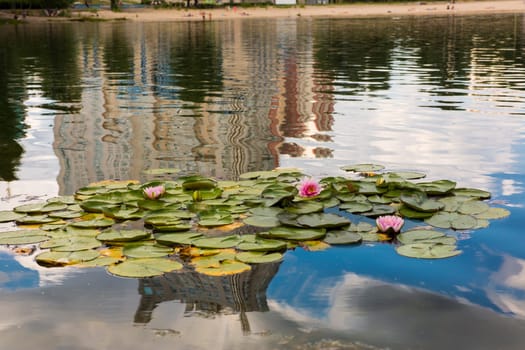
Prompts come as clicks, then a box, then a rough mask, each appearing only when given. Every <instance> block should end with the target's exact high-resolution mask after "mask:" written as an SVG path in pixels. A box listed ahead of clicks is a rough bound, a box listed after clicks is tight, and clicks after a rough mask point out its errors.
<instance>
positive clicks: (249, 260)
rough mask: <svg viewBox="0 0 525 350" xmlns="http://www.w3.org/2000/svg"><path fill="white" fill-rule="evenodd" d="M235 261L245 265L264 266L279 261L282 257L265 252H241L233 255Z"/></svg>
mask: <svg viewBox="0 0 525 350" xmlns="http://www.w3.org/2000/svg"><path fill="white" fill-rule="evenodd" d="M235 259H236V260H239V261H240V262H243V263H246V264H264V263H271V262H276V261H281V260H282V259H283V255H282V254H281V253H270V254H267V253H265V252H256V251H251V252H242V253H238V254H237V255H235Z"/></svg>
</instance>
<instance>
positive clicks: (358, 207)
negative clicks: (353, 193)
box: [339, 201, 373, 214]
mask: <svg viewBox="0 0 525 350" xmlns="http://www.w3.org/2000/svg"><path fill="white" fill-rule="evenodd" d="M372 208H373V205H372V203H369V202H362V201H355V202H344V203H341V204H340V205H339V209H341V210H346V211H347V212H349V213H357V214H358V213H364V212H367V211H370V210H372Z"/></svg>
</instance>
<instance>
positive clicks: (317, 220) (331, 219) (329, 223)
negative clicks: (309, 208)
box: [297, 213, 350, 228]
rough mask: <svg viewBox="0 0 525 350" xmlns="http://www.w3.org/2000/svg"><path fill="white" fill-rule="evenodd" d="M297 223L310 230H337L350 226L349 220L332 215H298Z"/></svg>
mask: <svg viewBox="0 0 525 350" xmlns="http://www.w3.org/2000/svg"><path fill="white" fill-rule="evenodd" d="M297 222H298V223H299V224H300V225H302V226H306V227H312V228H322V227H324V228H337V227H343V226H348V225H350V220H348V219H347V218H345V217H342V216H339V215H336V214H332V213H314V214H308V215H300V216H299V217H298V218H297Z"/></svg>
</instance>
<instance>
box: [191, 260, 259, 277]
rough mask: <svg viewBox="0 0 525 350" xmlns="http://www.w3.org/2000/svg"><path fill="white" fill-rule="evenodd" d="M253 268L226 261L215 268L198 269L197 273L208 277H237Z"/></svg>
mask: <svg viewBox="0 0 525 350" xmlns="http://www.w3.org/2000/svg"><path fill="white" fill-rule="evenodd" d="M250 270H251V267H250V265H248V264H245V263H243V262H240V261H235V260H224V261H221V262H220V264H219V265H218V266H213V267H197V268H195V271H196V272H198V273H202V274H204V275H208V276H227V275H236V274H239V273H243V272H245V271H250Z"/></svg>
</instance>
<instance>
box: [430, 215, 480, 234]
mask: <svg viewBox="0 0 525 350" xmlns="http://www.w3.org/2000/svg"><path fill="white" fill-rule="evenodd" d="M425 222H426V223H427V224H429V225H432V226H434V227H439V228H444V229H448V228H453V229H456V230H466V229H472V228H475V227H476V226H477V225H478V223H477V220H476V219H475V218H474V217H472V216H470V215H463V214H458V213H448V212H440V213H436V214H434V215H433V216H432V217H430V218H428V219H425Z"/></svg>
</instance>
